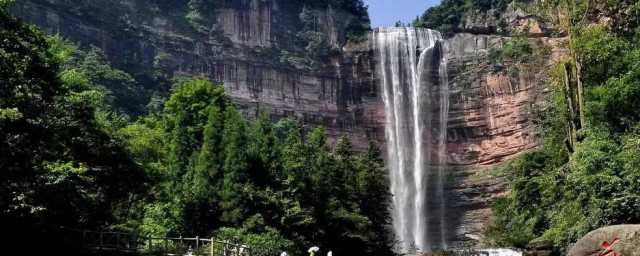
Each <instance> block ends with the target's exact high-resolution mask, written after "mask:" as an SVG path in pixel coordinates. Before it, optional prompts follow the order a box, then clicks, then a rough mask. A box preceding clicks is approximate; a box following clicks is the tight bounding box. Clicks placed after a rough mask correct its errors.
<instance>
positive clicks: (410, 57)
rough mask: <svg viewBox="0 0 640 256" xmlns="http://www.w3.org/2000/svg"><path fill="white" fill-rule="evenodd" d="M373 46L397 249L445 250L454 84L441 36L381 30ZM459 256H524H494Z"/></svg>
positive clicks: (503, 254)
mask: <svg viewBox="0 0 640 256" xmlns="http://www.w3.org/2000/svg"><path fill="white" fill-rule="evenodd" d="M373 46H374V52H375V56H376V59H377V69H378V70H377V73H378V80H379V84H380V88H381V94H382V100H383V102H384V104H385V118H386V120H385V121H386V126H385V130H386V131H385V133H386V137H387V154H388V155H387V164H388V166H389V177H390V184H391V188H390V189H391V194H392V195H393V201H392V208H393V209H392V216H393V229H394V231H395V235H396V238H397V239H398V240H399V243H400V244H399V246H400V247H401V248H399V250H400V252H403V253H407V252H429V251H435V250H442V249H444V250H446V249H447V246H448V243H447V235H448V233H449V232H450V230H448V227H447V219H446V216H447V202H446V200H445V197H444V177H445V171H446V163H447V159H446V139H447V122H448V118H449V81H448V74H447V59H446V58H445V56H444V55H445V54H444V52H445V50H444V44H443V39H442V36H441V34H440V33H439V32H438V31H435V30H430V29H423V28H411V27H398V28H377V29H376V30H374V32H373ZM458 252H459V253H464V252H462V251H458ZM454 253H455V251H454ZM460 255H500V256H515V255H522V253H520V252H517V251H512V250H506V249H492V250H480V251H474V252H467V254H460Z"/></svg>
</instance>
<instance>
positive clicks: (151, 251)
mask: <svg viewBox="0 0 640 256" xmlns="http://www.w3.org/2000/svg"><path fill="white" fill-rule="evenodd" d="M149 253H153V239H151V237H149Z"/></svg>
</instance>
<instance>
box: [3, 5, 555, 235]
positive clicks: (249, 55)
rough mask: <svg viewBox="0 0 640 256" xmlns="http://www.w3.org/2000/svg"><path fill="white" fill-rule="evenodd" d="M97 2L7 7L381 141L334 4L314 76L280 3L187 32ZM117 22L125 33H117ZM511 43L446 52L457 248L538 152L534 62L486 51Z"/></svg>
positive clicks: (367, 49)
mask: <svg viewBox="0 0 640 256" xmlns="http://www.w3.org/2000/svg"><path fill="white" fill-rule="evenodd" d="M97 2H100V1H97ZM104 2H105V3H106V5H105V6H103V7H102V8H98V9H99V10H101V11H99V12H97V13H93V14H92V15H91V16H90V17H89V16H81V15H74V14H72V13H69V11H68V10H63V9H60V8H58V7H56V6H55V5H52V4H51V3H50V2H49V1H47V0H24V1H20V3H19V4H18V5H17V6H16V7H15V8H14V10H15V13H16V14H17V15H19V16H21V17H22V18H23V19H25V20H26V21H28V22H31V23H34V24H37V25H39V26H41V27H43V28H45V29H47V30H48V31H49V32H51V33H53V34H61V35H63V36H64V37H66V38H69V39H71V40H73V41H76V42H79V43H81V44H82V45H84V46H88V45H95V46H97V47H100V48H102V49H103V51H104V52H105V53H106V55H107V56H108V58H109V59H110V60H111V61H112V62H113V63H115V64H116V66H118V67H120V68H121V69H124V70H127V71H129V70H135V71H132V72H150V71H152V70H151V69H152V68H151V67H153V65H154V61H155V60H157V58H158V56H159V55H160V54H168V55H169V56H170V59H171V62H172V63H173V66H172V68H173V70H174V74H175V75H190V76H199V77H207V78H210V79H211V80H212V81H214V82H216V83H219V84H223V85H224V87H225V89H226V91H227V92H228V93H229V94H230V95H231V96H232V98H233V100H234V101H235V102H236V103H237V104H238V105H239V106H240V107H242V108H243V109H244V110H245V112H246V113H247V114H250V115H252V114H255V113H257V111H258V109H259V108H261V109H266V110H267V111H268V112H269V113H270V115H271V116H272V117H273V118H281V117H286V116H295V117H298V118H299V119H300V120H302V121H303V122H304V123H305V124H306V125H308V126H309V127H313V126H316V125H324V126H325V127H326V128H327V132H328V135H329V138H330V139H335V138H337V137H338V136H339V135H340V134H341V133H349V134H350V136H351V138H352V140H353V141H354V144H355V145H356V146H357V147H359V148H362V147H364V145H366V142H367V141H368V140H377V141H379V142H381V143H382V144H384V140H385V134H384V125H385V124H384V120H385V118H384V104H383V102H382V99H381V96H380V95H379V88H378V85H377V83H376V79H377V77H376V66H375V61H376V60H375V56H373V51H372V47H371V45H370V43H369V42H363V43H359V44H346V39H345V38H344V31H343V29H342V28H343V27H344V22H345V20H347V19H348V18H349V15H350V14H349V13H348V12H346V11H344V10H340V9H334V8H331V7H329V8H319V9H314V10H312V12H313V13H314V15H315V17H316V25H317V28H316V29H317V30H318V31H321V32H322V33H323V35H324V36H325V37H326V41H327V42H328V43H329V44H330V45H331V46H332V47H334V48H335V49H339V50H340V52H339V53H336V54H333V55H332V56H331V57H330V58H327V59H324V60H323V61H324V63H323V64H324V65H323V68H322V70H321V71H309V70H306V69H302V68H297V67H295V66H293V65H286V64H283V63H282V62H280V61H278V58H279V57H280V56H281V54H282V53H283V52H285V51H289V50H292V48H293V42H294V41H295V32H293V31H294V29H295V28H296V26H298V25H297V24H295V23H296V22H297V17H298V15H299V14H298V13H297V10H292V9H291V8H290V6H287V5H286V4H282V1H281V0H270V1H265V0H239V1H232V2H233V3H230V4H227V5H224V6H223V7H221V8H219V9H218V10H217V11H216V16H217V20H216V22H215V23H214V24H211V32H210V33H208V34H202V33H200V34H198V33H193V32H189V31H185V29H184V26H183V25H182V24H181V23H180V22H179V21H178V19H177V18H176V17H173V16H171V15H168V14H166V13H164V14H163V13H162V12H159V13H154V14H144V13H143V12H142V10H143V9H144V8H145V6H142V5H140V1H138V0H121V1H104ZM468 20H469V24H467V26H469V27H482V26H484V27H485V28H486V26H488V25H486V24H489V23H490V22H489V23H488V22H486V19H482V18H481V17H479V18H477V19H468ZM514 20H517V21H518V22H520V23H522V22H521V21H522V20H523V19H515V18H514ZM114 23H117V24H120V26H118V27H113V26H112V24H114ZM485 23H486V24H485ZM478 24H480V25H478ZM482 24H484V25H482ZM527 27H529V28H530V29H535V28H531V27H530V26H527ZM538 29H539V27H538ZM477 31H480V32H481V29H480V28H478V30H477ZM536 31H537V30H536ZM540 31H543V29H540ZM533 32H535V31H533ZM534 34H535V33H534ZM544 36H546V34H545V33H543V32H540V33H538V34H535V37H537V38H536V39H532V40H534V41H535V43H536V45H539V46H540V47H541V48H540V49H547V50H546V51H545V52H544V53H542V55H543V56H542V57H545V58H546V59H557V58H558V57H559V56H561V55H562V53H561V52H560V50H559V49H560V47H559V45H560V44H561V43H562V39H554V38H547V37H544ZM506 40H509V38H504V37H501V36H490V35H474V34H457V35H455V36H454V37H451V38H449V39H446V41H445V44H444V45H445V49H446V57H447V58H448V67H449V76H450V77H449V81H450V88H451V92H450V93H451V95H450V102H451V105H450V113H449V119H450V120H449V123H448V128H447V132H448V140H447V152H446V155H447V162H448V165H449V166H450V167H451V168H449V170H448V171H447V173H448V175H447V185H446V187H445V197H446V200H447V202H448V203H449V205H450V206H449V209H448V214H449V215H448V216H450V220H449V221H450V223H448V225H447V227H449V229H450V230H449V231H448V232H449V234H447V236H448V237H449V240H450V241H452V246H455V247H478V246H482V245H483V243H482V238H481V230H482V228H483V225H484V223H485V222H486V221H487V218H488V216H489V215H490V203H491V202H492V201H493V199H494V198H495V197H497V196H500V195H503V194H504V193H506V191H507V187H506V184H505V183H504V182H503V181H502V180H501V179H500V178H498V177H494V176H492V175H491V172H489V171H488V170H489V169H490V168H492V167H494V166H495V165H496V164H500V163H503V162H504V161H505V160H507V159H510V158H513V157H515V156H517V155H518V154H520V153H522V152H524V151H526V150H528V149H531V148H534V147H536V146H537V145H538V141H537V139H536V136H535V135H536V128H535V127H534V125H533V122H532V119H533V116H534V115H533V114H534V112H535V110H537V109H540V108H542V105H543V104H541V102H542V101H541V97H542V96H543V95H544V90H543V88H542V87H541V85H542V84H543V83H544V81H545V78H544V75H543V74H542V72H541V68H540V67H539V66H538V67H536V65H532V67H531V68H528V69H526V70H521V71H520V72H519V73H518V74H516V75H513V74H511V75H509V74H508V72H506V70H509V69H510V68H511V67H512V66H514V65H515V64H513V63H508V62H506V63H504V70H505V71H498V72H496V71H495V70H493V69H492V65H493V63H492V60H491V58H490V53H491V52H492V51H494V50H496V49H501V48H502V47H503V45H504V42H505V41H506ZM538 64H544V62H542V63H538ZM434 111H438V110H434ZM436 116H437V114H436ZM433 127H437V125H433ZM383 148H385V147H384V145H383Z"/></svg>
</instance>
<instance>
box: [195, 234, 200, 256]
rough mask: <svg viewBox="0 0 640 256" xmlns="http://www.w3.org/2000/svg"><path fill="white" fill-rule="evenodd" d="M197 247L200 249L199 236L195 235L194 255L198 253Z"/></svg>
mask: <svg viewBox="0 0 640 256" xmlns="http://www.w3.org/2000/svg"><path fill="white" fill-rule="evenodd" d="M198 249H200V237H199V236H196V255H198V252H199V251H200V250H198Z"/></svg>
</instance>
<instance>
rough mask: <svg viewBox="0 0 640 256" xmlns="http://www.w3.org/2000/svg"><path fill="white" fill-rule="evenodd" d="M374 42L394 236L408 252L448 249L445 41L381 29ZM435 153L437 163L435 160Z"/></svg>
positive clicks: (424, 32) (425, 32) (429, 33)
mask: <svg viewBox="0 0 640 256" xmlns="http://www.w3.org/2000/svg"><path fill="white" fill-rule="evenodd" d="M373 36H374V49H375V51H376V54H377V58H378V74H379V78H380V84H381V87H382V98H383V101H384V104H385V115H386V121H387V124H386V135H387V152H388V163H389V169H390V180H391V193H392V194H393V227H394V230H395V233H396V235H397V237H398V238H399V239H400V240H401V241H402V247H403V248H402V250H403V251H404V252H407V251H411V250H412V248H414V249H415V250H418V251H430V250H432V249H434V248H446V242H445V241H446V239H445V231H446V225H445V202H444V189H443V184H444V170H445V168H444V167H445V164H446V158H445V150H446V143H445V142H446V136H447V135H446V127H447V121H448V112H449V84H448V79H447V63H446V60H445V59H444V58H443V54H442V52H443V51H442V45H441V42H440V41H441V40H442V37H441V36H440V33H439V32H437V31H434V30H429V29H420V28H379V29H377V30H376V31H374V34H373ZM432 87H433V88H435V87H439V90H436V91H434V90H432ZM432 94H435V95H432ZM435 103H439V105H438V106H436V105H437V104H435ZM436 107H439V110H440V115H439V116H438V120H439V124H440V125H439V126H438V133H439V134H438V135H437V136H432V135H431V133H432V130H431V122H432V114H431V113H432V110H433V109H434V108H436ZM433 140H437V141H438V143H437V148H436V145H435V143H433ZM432 145H434V146H433V147H432ZM434 149H435V150H437V151H436V153H437V154H436V156H437V158H438V159H437V160H436V161H432V159H431V155H432V150H434ZM436 165H437V167H436V168H432V166H436ZM432 169H435V170H433V173H432ZM436 171H437V172H436ZM430 174H433V175H430ZM429 177H433V178H435V180H431V181H430V180H429ZM429 184H432V185H434V186H435V188H431V189H432V190H433V191H435V194H434V195H429V194H428V193H427V191H428V186H429ZM434 219H435V220H436V221H433V220H434ZM430 220H432V221H430ZM430 223H432V224H433V223H436V224H437V225H430Z"/></svg>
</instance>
